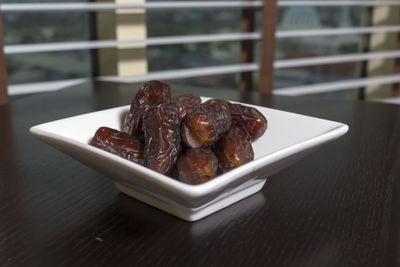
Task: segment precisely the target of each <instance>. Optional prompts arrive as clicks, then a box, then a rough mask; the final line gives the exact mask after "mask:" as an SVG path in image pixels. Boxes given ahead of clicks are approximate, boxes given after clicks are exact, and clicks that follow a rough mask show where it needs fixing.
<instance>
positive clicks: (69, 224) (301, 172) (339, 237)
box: [0, 83, 400, 266]
mask: <svg viewBox="0 0 400 267" xmlns="http://www.w3.org/2000/svg"><path fill="white" fill-rule="evenodd" d="M117 88H118V90H115V89H117ZM136 88H137V86H136V85H122V84H121V85H118V84H111V83H87V84H83V85H80V86H76V87H74V88H69V89H68V90H61V91H58V92H53V93H45V94H41V95H40V96H30V97H24V98H19V99H15V101H14V99H13V101H11V103H10V104H9V105H7V106H2V107H0V129H2V130H1V131H0V147H1V153H0V218H1V219H0V266H28V265H29V266H56V265H57V266H58V265H61V266H71V265H72V266H77V265H82V266H99V265H100V266H125V265H129V266H131V265H134V266H396V265H398V264H399V262H398V258H399V256H400V253H399V252H400V251H399V235H398V233H399V230H400V229H399V226H400V223H399V222H400V221H399V218H400V217H399V212H400V195H399V194H400V183H399V177H400V125H399V121H400V107H399V106H396V105H389V104H379V103H363V102H355V101H340V100H336V99H329V98H312V97H311V98H303V97H277V96H271V95H266V94H258V93H249V92H239V91H227V90H211V89H203V90H201V91H200V90H199V91H198V92H197V93H200V94H201V95H204V96H219V97H221V96H229V98H230V99H231V100H235V101H243V102H247V103H254V104H257V105H264V106H269V107H273V108H279V109H282V110H286V111H291V112H297V113H301V114H305V115H310V116H317V117H321V118H325V119H330V120H336V121H341V122H344V123H347V124H348V125H349V126H350V130H349V132H348V133H347V134H346V135H345V136H343V137H342V138H340V139H338V140H336V141H334V142H332V143H330V144H327V145H325V146H323V147H322V148H320V149H319V150H317V151H316V152H314V153H312V154H310V155H309V156H307V157H306V158H304V159H302V160H301V161H299V162H298V163H296V164H294V165H293V166H291V167H290V168H287V169H285V170H284V171H281V172H279V173H278V174H276V175H274V176H272V177H270V178H269V180H268V181H267V183H266V185H265V186H264V188H263V190H262V191H261V192H259V193H257V194H255V195H253V196H251V197H249V198H246V199H244V200H242V201H240V202H238V203H236V204H234V205H232V206H230V207H228V208H225V209H224V210H222V211H220V212H218V213H216V214H213V215H211V216H209V217H206V218H204V219H203V220H200V221H198V222H195V223H188V222H185V221H182V220H180V219H177V218H175V217H173V216H171V215H168V214H166V213H164V212H162V211H159V210H157V209H155V208H153V207H150V206H148V205H146V204H143V203H141V202H139V201H136V200H135V199H132V198H130V197H127V196H125V195H123V194H120V193H119V192H118V191H117V190H116V189H115V187H114V186H113V184H112V183H111V182H110V180H109V179H108V178H107V177H105V176H104V175H102V174H100V173H97V172H95V171H93V170H91V169H89V168H87V167H86V166H84V165H82V164H80V163H78V162H76V161H75V160H73V159H71V158H69V157H68V156H66V155H65V154H63V153H61V152H58V151H56V150H54V149H53V148H51V147H49V146H47V145H46V144H44V143H42V142H40V141H38V140H36V139H34V138H33V137H32V136H30V135H29V133H28V131H27V130H28V128H29V127H30V126H32V125H35V124H38V123H43V122H46V121H51V120H55V119H60V118H64V117H68V116H73V115H78V114H82V113H86V112H90V111H94V110H101V109H105V108H110V107H115V106H120V105H127V104H129V102H130V100H131V98H132V97H133V96H134V94H135V92H136ZM173 88H174V92H175V94H179V93H183V92H186V91H185V89H184V88H176V86H173ZM71 103H73V104H71ZM269 127H273V125H270V126H269ZM4 129H6V130H4Z"/></svg>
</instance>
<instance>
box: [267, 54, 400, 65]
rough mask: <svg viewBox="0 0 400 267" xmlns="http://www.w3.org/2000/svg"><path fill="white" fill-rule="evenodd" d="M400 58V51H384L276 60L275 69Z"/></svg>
mask: <svg viewBox="0 0 400 267" xmlns="http://www.w3.org/2000/svg"><path fill="white" fill-rule="evenodd" d="M398 57H400V51H399V50H394V51H384V52H370V53H357V54H344V55H335V56H323V57H311V58H310V57H307V58H299V59H283V60H276V61H275V62H274V67H275V69H284V68H298V67H309V66H318V65H325V64H338V63H348V62H357V61H363V60H370V59H380V58H398Z"/></svg>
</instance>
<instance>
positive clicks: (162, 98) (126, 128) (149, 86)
mask: <svg viewBox="0 0 400 267" xmlns="http://www.w3.org/2000/svg"><path fill="white" fill-rule="evenodd" d="M170 102H171V87H170V86H169V85H168V84H166V83H162V82H160V81H149V82H145V83H144V84H143V85H142V86H141V87H140V89H139V91H138V92H137V94H136V96H135V98H134V99H133V100H132V103H131V107H130V109H129V112H128V114H127V115H126V117H125V121H124V123H123V126H122V131H123V132H125V133H128V134H130V135H132V136H140V135H142V134H143V131H142V124H143V113H144V112H145V111H146V109H147V108H148V107H149V106H152V105H159V104H169V103H170Z"/></svg>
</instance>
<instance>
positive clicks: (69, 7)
mask: <svg viewBox="0 0 400 267" xmlns="http://www.w3.org/2000/svg"><path fill="white" fill-rule="evenodd" d="M383 5H386V6H388V5H389V6H398V5H400V1H397V0H396V1H383V0H382V1H278V6H279V7H290V6H313V7H317V6H319V7H322V6H327V7H342V6H383ZM262 6H263V2H262V1H243V2H242V1H179V2H178V1H170V2H148V3H143V4H115V3H22V4H20V3H18V4H2V5H0V10H1V11H3V12H38V11H83V12H87V11H112V10H116V9H177V8H258V7H262Z"/></svg>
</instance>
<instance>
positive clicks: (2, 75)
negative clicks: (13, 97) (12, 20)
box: [0, 11, 8, 105]
mask: <svg viewBox="0 0 400 267" xmlns="http://www.w3.org/2000/svg"><path fill="white" fill-rule="evenodd" d="M3 46H4V40H3V19H2V16H1V11H0V105H4V104H7V103H8V91H7V84H8V80H7V69H6V57H5V55H4V51H3Z"/></svg>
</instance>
